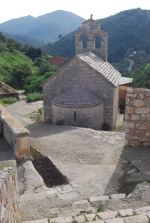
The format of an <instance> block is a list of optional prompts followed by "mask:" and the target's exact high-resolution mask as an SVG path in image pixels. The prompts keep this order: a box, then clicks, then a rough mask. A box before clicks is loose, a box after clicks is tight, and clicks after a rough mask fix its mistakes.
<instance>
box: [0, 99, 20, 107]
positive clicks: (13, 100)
mask: <svg viewBox="0 0 150 223" xmlns="http://www.w3.org/2000/svg"><path fill="white" fill-rule="evenodd" d="M17 101H18V100H17V99H16V98H12V97H10V98H3V99H1V100H0V104H1V105H9V104H13V103H16V102H17Z"/></svg>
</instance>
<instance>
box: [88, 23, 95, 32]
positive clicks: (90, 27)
mask: <svg viewBox="0 0 150 223" xmlns="http://www.w3.org/2000/svg"><path fill="white" fill-rule="evenodd" d="M93 29H94V24H93V23H90V25H89V31H93Z"/></svg>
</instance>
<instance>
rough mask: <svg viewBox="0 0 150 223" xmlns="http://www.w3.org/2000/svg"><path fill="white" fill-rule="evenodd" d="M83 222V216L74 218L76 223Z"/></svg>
mask: <svg viewBox="0 0 150 223" xmlns="http://www.w3.org/2000/svg"><path fill="white" fill-rule="evenodd" d="M85 220H86V219H85V217H84V216H83V215H80V216H76V217H74V221H75V222H77V223H84V222H85Z"/></svg>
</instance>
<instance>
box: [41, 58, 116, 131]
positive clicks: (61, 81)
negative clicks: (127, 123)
mask: <svg viewBox="0 0 150 223" xmlns="http://www.w3.org/2000/svg"><path fill="white" fill-rule="evenodd" d="M74 87H79V88H81V89H82V90H85V91H87V92H89V93H92V94H94V95H96V96H97V97H98V98H100V99H102V100H103V101H104V122H105V123H107V124H108V125H109V126H110V127H111V128H113V126H114V123H115V117H114V115H113V112H114V110H115V109H118V88H116V90H115V87H114V86H113V85H112V84H111V83H109V82H108V81H107V80H106V79H105V78H104V77H102V76H100V75H98V74H97V73H96V72H95V71H94V70H92V69H89V68H88V67H87V66H85V65H84V64H83V63H81V62H80V61H79V60H78V59H77V58H74V59H73V60H72V61H71V62H70V63H69V64H67V65H66V66H64V67H63V69H61V71H58V72H57V73H56V74H55V75H53V76H52V77H51V78H50V79H49V80H48V81H47V82H46V83H45V84H44V85H43V102H44V120H45V122H52V104H51V101H52V99H53V98H54V97H56V96H57V95H59V94H62V93H64V92H67V91H68V90H70V89H72V88H74ZM114 108H115V109H114ZM116 114H117V113H116Z"/></svg>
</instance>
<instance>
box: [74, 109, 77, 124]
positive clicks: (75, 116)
mask: <svg viewBox="0 0 150 223" xmlns="http://www.w3.org/2000/svg"><path fill="white" fill-rule="evenodd" d="M76 118H77V115H76V111H74V122H76Z"/></svg>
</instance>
